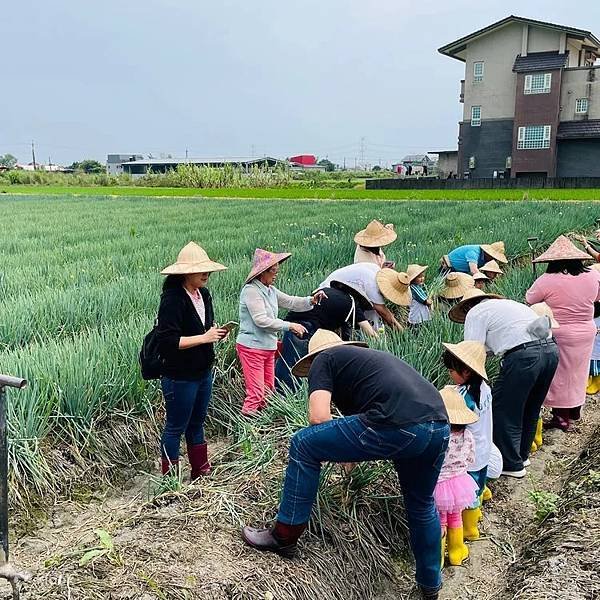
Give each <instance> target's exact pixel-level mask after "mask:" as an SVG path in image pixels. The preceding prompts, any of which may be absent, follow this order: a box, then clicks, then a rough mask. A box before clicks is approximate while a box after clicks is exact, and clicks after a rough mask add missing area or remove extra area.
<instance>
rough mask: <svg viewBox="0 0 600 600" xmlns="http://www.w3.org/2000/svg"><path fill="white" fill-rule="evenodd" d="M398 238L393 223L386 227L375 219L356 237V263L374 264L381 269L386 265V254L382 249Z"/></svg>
mask: <svg viewBox="0 0 600 600" xmlns="http://www.w3.org/2000/svg"><path fill="white" fill-rule="evenodd" d="M397 237H398V235H397V233H396V232H395V231H394V226H393V225H392V224H391V223H388V224H387V225H384V224H383V223H382V222H381V221H378V220H377V219H374V220H373V221H371V222H370V223H369V224H368V225H367V227H366V228H365V229H361V230H360V231H359V232H358V233H357V234H356V235H355V236H354V241H355V242H356V251H355V252H354V263H373V264H376V265H377V266H378V267H379V268H380V269H381V268H383V267H384V266H392V265H391V263H390V264H386V262H387V261H386V259H385V254H384V253H383V250H382V247H383V246H387V245H389V244H391V243H392V242H393V241H395V240H396V238H397Z"/></svg>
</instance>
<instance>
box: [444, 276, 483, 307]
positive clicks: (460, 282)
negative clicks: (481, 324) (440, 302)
mask: <svg viewBox="0 0 600 600" xmlns="http://www.w3.org/2000/svg"><path fill="white" fill-rule="evenodd" d="M474 286H475V281H474V279H473V277H472V276H471V275H469V274H468V273H456V272H453V273H448V275H446V277H445V279H444V287H443V288H442V291H441V292H440V293H439V295H440V296H441V297H442V298H446V300H456V299H457V298H462V297H463V296H464V295H465V293H466V292H467V290H470V289H472V288H473V287H474Z"/></svg>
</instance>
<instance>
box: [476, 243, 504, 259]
mask: <svg viewBox="0 0 600 600" xmlns="http://www.w3.org/2000/svg"><path fill="white" fill-rule="evenodd" d="M480 248H481V249H482V250H483V251H484V252H485V253H486V254H487V255H488V256H491V257H492V258H493V259H494V260H497V261H499V262H501V263H505V264H506V263H507V262H508V258H506V249H505V248H504V242H494V243H493V244H481V245H480Z"/></svg>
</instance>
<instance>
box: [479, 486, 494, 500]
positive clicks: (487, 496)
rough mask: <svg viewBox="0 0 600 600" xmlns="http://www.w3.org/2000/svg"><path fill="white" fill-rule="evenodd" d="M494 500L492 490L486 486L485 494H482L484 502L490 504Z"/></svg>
mask: <svg viewBox="0 0 600 600" xmlns="http://www.w3.org/2000/svg"><path fill="white" fill-rule="evenodd" d="M491 499H492V490H490V488H489V487H488V486H487V485H486V486H485V487H484V488H483V494H481V500H482V502H489V501H490V500H491Z"/></svg>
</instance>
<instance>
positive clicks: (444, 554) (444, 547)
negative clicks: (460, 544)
mask: <svg viewBox="0 0 600 600" xmlns="http://www.w3.org/2000/svg"><path fill="white" fill-rule="evenodd" d="M441 559H442V560H441V561H440V571H441V570H442V569H443V568H444V563H445V562H446V530H445V529H444V531H442V555H441Z"/></svg>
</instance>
